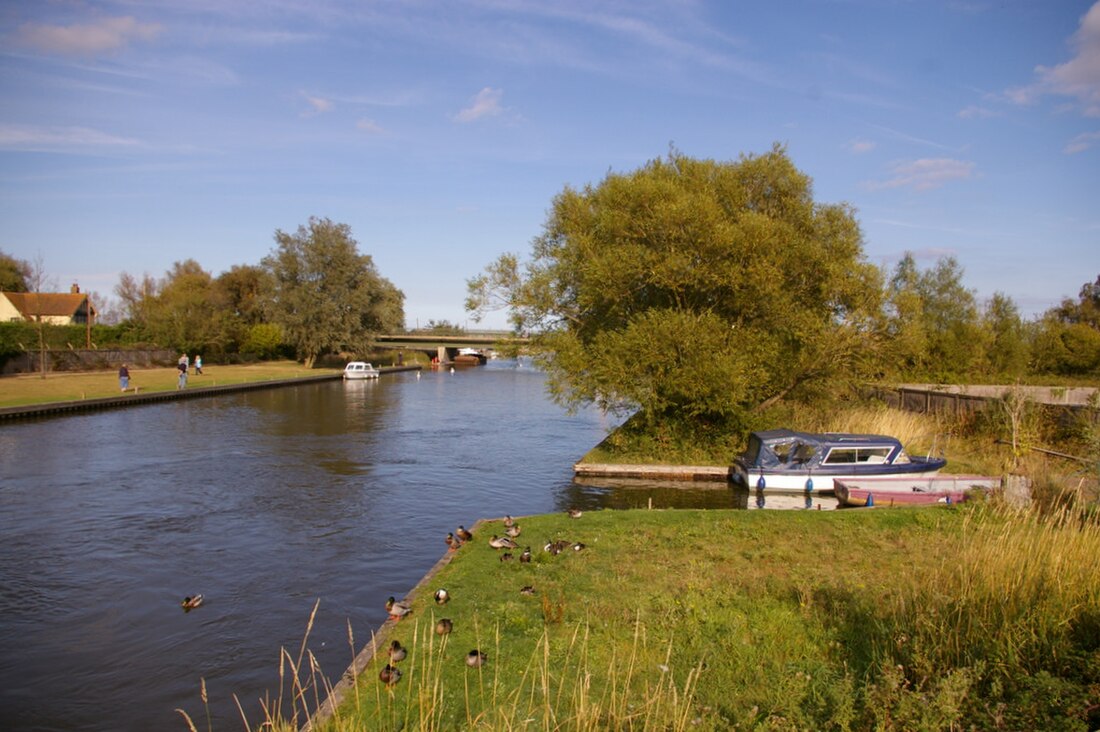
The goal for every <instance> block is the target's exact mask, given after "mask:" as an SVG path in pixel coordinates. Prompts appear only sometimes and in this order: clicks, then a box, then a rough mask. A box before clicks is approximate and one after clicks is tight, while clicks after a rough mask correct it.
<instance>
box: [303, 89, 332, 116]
mask: <svg viewBox="0 0 1100 732" xmlns="http://www.w3.org/2000/svg"><path fill="white" fill-rule="evenodd" d="M302 96H303V97H305V100H306V103H307V104H308V105H309V109H307V110H306V111H305V112H302V116H303V117H316V116H317V115H319V114H324V113H325V112H331V111H332V107H333V104H332V100H331V99H326V98H325V97H318V96H314V95H312V94H306V93H305V92H302Z"/></svg>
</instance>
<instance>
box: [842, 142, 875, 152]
mask: <svg viewBox="0 0 1100 732" xmlns="http://www.w3.org/2000/svg"><path fill="white" fill-rule="evenodd" d="M876 147H878V143H877V142H872V141H871V140H852V141H851V142H849V143H848V152H851V153H855V154H856V155H862V154H864V153H869V152H871V151H872V150H874V149H875V148H876Z"/></svg>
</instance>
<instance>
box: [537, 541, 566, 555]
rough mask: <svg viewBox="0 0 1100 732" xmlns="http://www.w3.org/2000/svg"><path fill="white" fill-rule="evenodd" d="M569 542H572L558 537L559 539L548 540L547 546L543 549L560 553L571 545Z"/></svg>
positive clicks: (552, 552) (556, 553)
mask: <svg viewBox="0 0 1100 732" xmlns="http://www.w3.org/2000/svg"><path fill="white" fill-rule="evenodd" d="M569 543H570V542H568V541H566V540H565V539H558V540H557V541H548V542H546V546H544V547H543V548H542V549H543V551H547V552H550V553H551V554H554V555H558V554H561V553H562V552H563V551H564V550H565V548H566V547H568V546H569Z"/></svg>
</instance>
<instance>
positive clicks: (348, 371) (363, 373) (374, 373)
mask: <svg viewBox="0 0 1100 732" xmlns="http://www.w3.org/2000/svg"><path fill="white" fill-rule="evenodd" d="M344 378H345V379H377V378H378V369H376V368H374V366H372V365H370V364H369V363H367V362H366V361H352V362H351V363H349V364H348V365H347V366H345V367H344Z"/></svg>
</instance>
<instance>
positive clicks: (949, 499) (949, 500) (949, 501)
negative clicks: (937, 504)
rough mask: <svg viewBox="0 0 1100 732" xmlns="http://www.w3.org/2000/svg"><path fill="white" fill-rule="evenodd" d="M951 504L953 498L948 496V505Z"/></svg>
mask: <svg viewBox="0 0 1100 732" xmlns="http://www.w3.org/2000/svg"><path fill="white" fill-rule="evenodd" d="M951 504H952V500H951V496H950V495H948V496H947V505H948V506H950V505H951Z"/></svg>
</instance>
